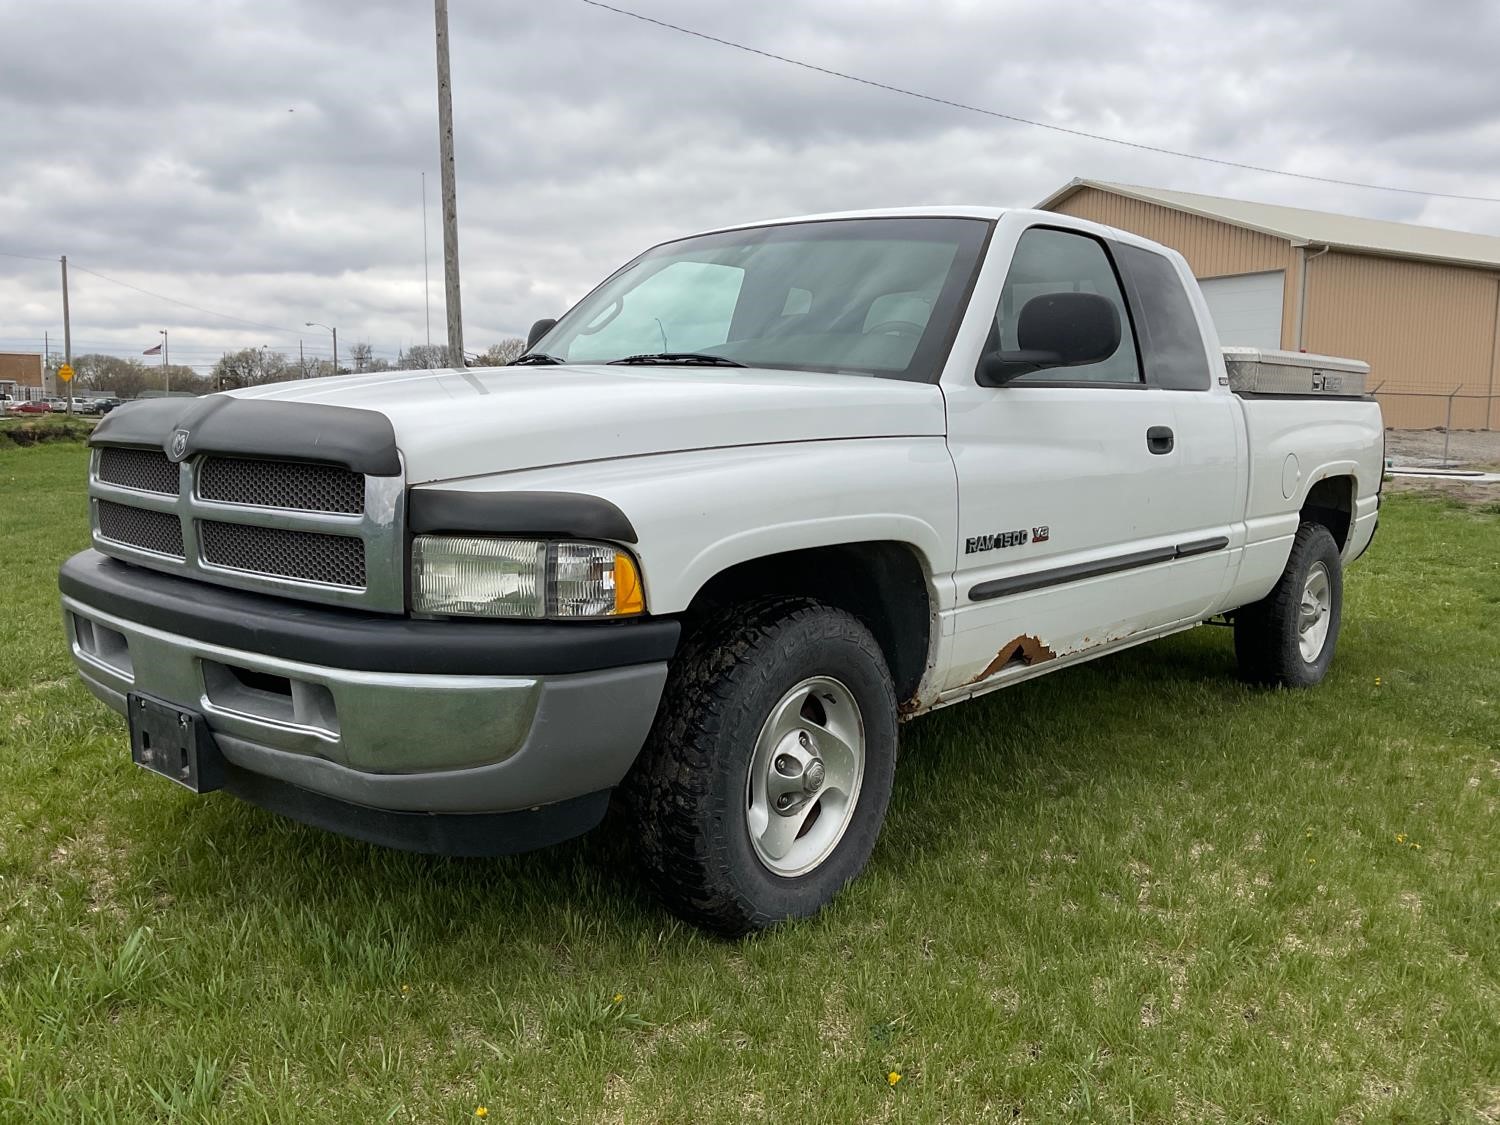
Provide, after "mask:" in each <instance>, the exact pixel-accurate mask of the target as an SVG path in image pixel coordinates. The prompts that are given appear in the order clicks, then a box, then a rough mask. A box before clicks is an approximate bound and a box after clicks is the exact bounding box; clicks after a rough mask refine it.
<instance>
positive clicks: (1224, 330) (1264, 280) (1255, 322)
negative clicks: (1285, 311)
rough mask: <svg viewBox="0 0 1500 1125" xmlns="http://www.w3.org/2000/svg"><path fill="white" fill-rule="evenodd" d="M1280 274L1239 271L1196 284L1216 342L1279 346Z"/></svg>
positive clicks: (1206, 279)
mask: <svg viewBox="0 0 1500 1125" xmlns="http://www.w3.org/2000/svg"><path fill="white" fill-rule="evenodd" d="M1282 273H1283V271H1281V270H1272V271H1271V272H1269V273H1241V274H1236V275H1234V276H1233V277H1209V278H1205V279H1204V280H1202V281H1200V282H1199V283H1198V284H1199V285H1201V286H1203V296H1204V297H1205V298H1207V299H1208V311H1209V312H1210V313H1212V314H1213V318H1214V327H1215V328H1217V329H1218V330H1219V343H1221V344H1226V345H1229V344H1239V345H1242V346H1244V347H1251V348H1279V347H1281V291H1282Z"/></svg>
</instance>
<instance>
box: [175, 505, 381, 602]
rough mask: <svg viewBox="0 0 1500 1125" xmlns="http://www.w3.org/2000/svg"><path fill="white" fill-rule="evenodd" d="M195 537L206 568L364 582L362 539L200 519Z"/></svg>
mask: <svg viewBox="0 0 1500 1125" xmlns="http://www.w3.org/2000/svg"><path fill="white" fill-rule="evenodd" d="M198 541H199V543H200V545H201V546H202V549H203V561H204V562H205V563H208V564H209V565H210V566H222V567H228V568H229V569H231V570H244V571H249V572H250V573H252V574H272V575H275V576H276V577H278V578H292V579H297V580H300V581H303V582H318V583H322V584H325V585H329V586H349V587H354V588H362V587H363V586H364V585H365V544H364V540H362V539H355V538H353V537H351V536H347V535H326V534H324V533H322V532H318V531H288V530H286V529H285V528H280V527H260V526H257V525H255V524H247V523H223V522H221V521H219V520H202V521H200V522H199V524H198Z"/></svg>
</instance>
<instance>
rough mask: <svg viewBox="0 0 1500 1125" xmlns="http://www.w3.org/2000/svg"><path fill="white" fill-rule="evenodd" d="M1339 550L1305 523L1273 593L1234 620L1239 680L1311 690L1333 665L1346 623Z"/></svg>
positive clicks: (1323, 531)
mask: <svg viewBox="0 0 1500 1125" xmlns="http://www.w3.org/2000/svg"><path fill="white" fill-rule="evenodd" d="M1343 597H1344V574H1343V564H1342V560H1341V559H1340V557H1339V549H1338V544H1337V543H1335V542H1334V541H1333V536H1332V535H1331V534H1330V533H1329V531H1328V529H1327V528H1326V527H1324V526H1323V525H1322V524H1318V523H1303V524H1302V526H1301V527H1299V528H1298V529H1297V537H1296V539H1295V540H1293V542H1292V553H1291V556H1290V557H1289V558H1288V559H1287V564H1286V569H1285V570H1284V571H1283V572H1282V575H1281V578H1280V580H1279V581H1278V582H1277V583H1276V587H1275V589H1273V590H1272V591H1271V592H1270V593H1269V594H1267V595H1266V596H1265V597H1264V598H1262V599H1261V600H1260V601H1258V602H1255V603H1254V604H1253V605H1248V606H1245V607H1244V608H1243V609H1241V610H1240V611H1239V612H1238V613H1236V614H1235V618H1234V652H1235V657H1236V659H1237V660H1238V662H1239V667H1240V674H1241V675H1242V676H1244V677H1245V678H1246V679H1247V680H1250V681H1251V682H1253V683H1262V684H1280V685H1282V686H1285V687H1310V686H1312V685H1313V684H1316V683H1320V682H1321V681H1322V679H1323V677H1324V676H1325V675H1327V674H1328V666H1329V665H1330V664H1331V663H1332V662H1333V653H1334V648H1335V646H1336V645H1337V643H1338V636H1339V626H1340V623H1341V621H1342V617H1343Z"/></svg>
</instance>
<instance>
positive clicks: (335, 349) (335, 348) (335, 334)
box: [297, 320, 339, 375]
mask: <svg viewBox="0 0 1500 1125" xmlns="http://www.w3.org/2000/svg"><path fill="white" fill-rule="evenodd" d="M302 327H303V328H322V329H324V330H325V331H328V332H332V333H333V373H334V374H335V375H337V374H338V373H339V330H338V329H337V328H333V327H331V326H329V325H327V324H319V323H318V322H317V321H316V320H309V321H304V322H303V325H302ZM297 346H298V347H299V348H300V347H301V346H302V345H301V344H300V343H299V344H298V345H297Z"/></svg>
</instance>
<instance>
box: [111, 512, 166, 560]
mask: <svg viewBox="0 0 1500 1125" xmlns="http://www.w3.org/2000/svg"><path fill="white" fill-rule="evenodd" d="M98 511H99V534H100V535H101V536H103V537H104V538H105V539H112V540H114V541H115V542H116V543H124V544H126V545H128V546H131V547H137V548H139V549H140V550H142V551H150V552H152V553H153V554H157V555H169V556H171V557H172V558H177V559H180V558H182V557H183V555H184V552H183V549H182V521H180V520H179V519H178V518H177V517H176V516H175V515H173V514H171V513H170V512H152V511H148V510H147V509H145V508H132V507H130V506H129V505H127V504H115V503H112V502H111V501H109V500H100V501H99V502H98Z"/></svg>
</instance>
